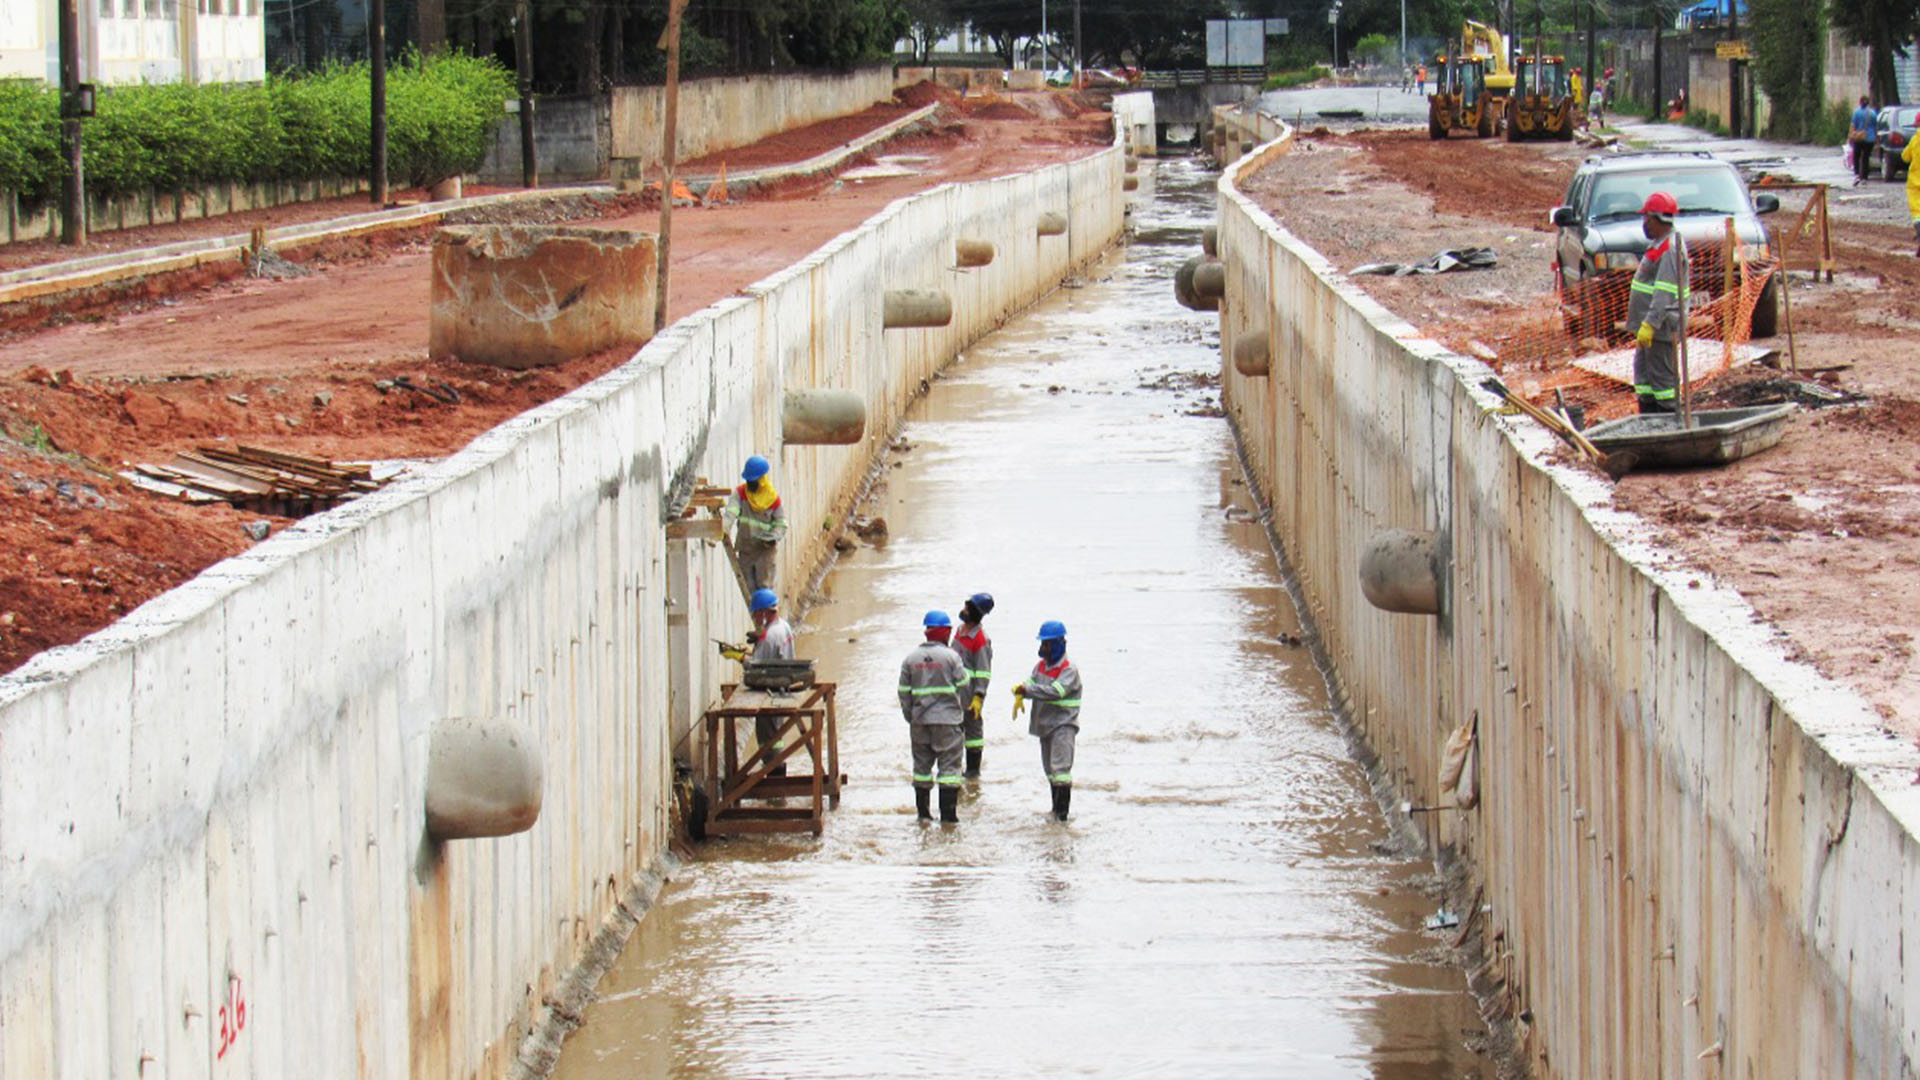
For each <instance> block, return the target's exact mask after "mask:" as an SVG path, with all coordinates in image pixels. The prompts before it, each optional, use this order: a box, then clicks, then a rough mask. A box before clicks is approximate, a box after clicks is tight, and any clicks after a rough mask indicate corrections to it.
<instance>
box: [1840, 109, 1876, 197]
mask: <svg viewBox="0 0 1920 1080" xmlns="http://www.w3.org/2000/svg"><path fill="white" fill-rule="evenodd" d="M1848 123H1849V124H1850V126H1849V128H1848V130H1847V146H1848V148H1849V149H1851V150H1852V152H1853V178H1854V180H1855V182H1856V183H1861V184H1864V183H1866V182H1867V170H1868V169H1869V168H1871V167H1872V166H1873V137H1874V134H1875V130H1874V129H1875V128H1877V127H1879V124H1878V122H1877V121H1876V120H1875V119H1874V115H1873V106H1872V105H1870V104H1868V98H1867V95H1865V94H1861V95H1860V107H1859V108H1857V109H1855V110H1853V118H1852V119H1851V120H1850V121H1848Z"/></svg>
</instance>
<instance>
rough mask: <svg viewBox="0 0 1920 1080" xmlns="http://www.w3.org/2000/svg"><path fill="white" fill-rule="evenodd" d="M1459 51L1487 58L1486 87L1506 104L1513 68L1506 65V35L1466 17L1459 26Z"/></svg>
mask: <svg viewBox="0 0 1920 1080" xmlns="http://www.w3.org/2000/svg"><path fill="white" fill-rule="evenodd" d="M1460 52H1461V53H1462V54H1463V55H1466V56H1480V57H1485V58H1486V59H1487V61H1488V63H1487V67H1486V76H1487V79H1486V82H1487V89H1488V90H1490V91H1492V92H1493V96H1494V97H1495V98H1498V99H1499V100H1500V103H1501V104H1502V105H1504V104H1506V99H1507V95H1508V94H1511V93H1513V69H1512V68H1510V67H1508V66H1507V36H1506V35H1505V34H1502V33H1501V32H1500V31H1498V30H1495V29H1494V28H1493V27H1491V26H1488V25H1487V24H1485V23H1477V22H1474V21H1473V20H1472V19H1467V20H1466V21H1465V22H1463V23H1462V24H1461V26H1460Z"/></svg>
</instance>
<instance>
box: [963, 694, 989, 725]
mask: <svg viewBox="0 0 1920 1080" xmlns="http://www.w3.org/2000/svg"><path fill="white" fill-rule="evenodd" d="M986 704H987V695H985V694H975V695H973V700H972V701H970V702H968V703H967V718H968V719H970V720H978V719H980V710H981V709H982V708H983V707H985V705H986Z"/></svg>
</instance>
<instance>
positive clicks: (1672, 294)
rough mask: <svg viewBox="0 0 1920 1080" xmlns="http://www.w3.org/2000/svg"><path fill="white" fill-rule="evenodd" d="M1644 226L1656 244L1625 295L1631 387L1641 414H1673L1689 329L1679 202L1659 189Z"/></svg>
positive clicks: (1643, 214) (1651, 199)
mask: <svg viewBox="0 0 1920 1080" xmlns="http://www.w3.org/2000/svg"><path fill="white" fill-rule="evenodd" d="M1640 213H1641V221H1640V230H1641V231H1642V232H1644V233H1645V234H1646V237H1647V239H1648V240H1651V241H1653V246H1652V247H1649V248H1648V249H1647V253H1646V254H1645V255H1643V256H1641V257H1640V268H1639V269H1638V270H1635V271H1634V274H1633V284H1632V285H1631V289H1632V292H1630V293H1629V294H1628V296H1627V328H1628V329H1630V330H1632V331H1633V340H1634V344H1635V346H1636V347H1635V349H1634V353H1633V392H1634V393H1635V394H1636V395H1638V397H1639V399H1640V411H1641V412H1643V413H1670V412H1674V411H1675V410H1676V408H1677V406H1678V398H1679V396H1680V391H1679V386H1680V376H1679V374H1678V370H1677V368H1676V366H1675V364H1674V356H1675V348H1676V345H1677V343H1678V342H1679V341H1680V339H1681V336H1682V335H1684V334H1685V333H1686V310H1687V277H1688V268H1687V249H1686V244H1685V242H1684V241H1683V240H1682V239H1681V238H1680V236H1679V235H1678V234H1677V233H1675V232H1674V228H1673V219H1674V217H1675V216H1677V215H1678V214H1679V213H1680V204H1679V203H1678V202H1676V201H1675V200H1674V197H1673V196H1672V195H1669V194H1667V193H1666V192H1664V191H1656V192H1654V193H1653V194H1651V195H1649V196H1647V201H1646V204H1645V205H1644V206H1642V207H1641V208H1640Z"/></svg>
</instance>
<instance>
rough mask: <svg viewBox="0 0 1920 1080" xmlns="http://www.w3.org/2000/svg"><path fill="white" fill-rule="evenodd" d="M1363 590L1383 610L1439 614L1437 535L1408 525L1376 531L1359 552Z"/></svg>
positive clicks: (1375, 605)
mask: <svg viewBox="0 0 1920 1080" xmlns="http://www.w3.org/2000/svg"><path fill="white" fill-rule="evenodd" d="M1360 591H1361V592H1362V593H1364V594H1365V595H1366V597H1367V602H1368V603H1370V604H1372V605H1373V606H1374V607H1377V608H1379V609H1380V610H1381V611H1395V612H1400V613H1403V614H1407V615H1438V614H1440V558H1439V542H1438V538H1437V536H1436V535H1435V534H1434V533H1431V532H1416V531H1413V530H1409V529H1383V530H1381V531H1380V532H1378V533H1375V534H1374V535H1373V537H1372V538H1371V539H1369V540H1368V541H1367V546H1366V547H1365V548H1364V549H1362V550H1361V552H1360Z"/></svg>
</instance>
